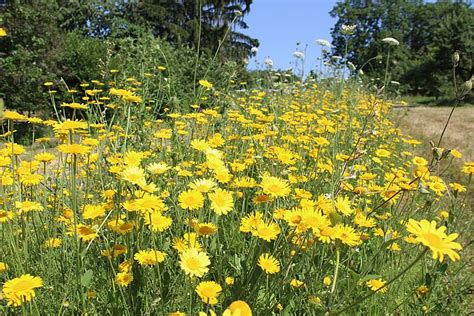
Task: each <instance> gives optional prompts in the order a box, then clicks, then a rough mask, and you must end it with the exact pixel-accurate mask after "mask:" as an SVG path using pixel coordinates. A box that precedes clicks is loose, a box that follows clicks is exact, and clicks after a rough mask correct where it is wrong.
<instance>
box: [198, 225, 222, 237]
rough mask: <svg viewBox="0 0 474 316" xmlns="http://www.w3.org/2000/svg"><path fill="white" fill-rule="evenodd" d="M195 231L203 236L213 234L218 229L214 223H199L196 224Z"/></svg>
mask: <svg viewBox="0 0 474 316" xmlns="http://www.w3.org/2000/svg"><path fill="white" fill-rule="evenodd" d="M194 231H196V233H197V234H198V235H201V236H203V235H212V234H214V233H215V232H216V231H217V227H216V225H214V224H213V223H198V224H196V225H195V226H194Z"/></svg>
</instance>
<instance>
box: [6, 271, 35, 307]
mask: <svg viewBox="0 0 474 316" xmlns="http://www.w3.org/2000/svg"><path fill="white" fill-rule="evenodd" d="M40 287H43V280H42V279H41V278H40V277H35V276H32V275H31V274H24V275H22V276H20V277H18V278H15V279H12V280H9V281H7V282H5V284H4V285H3V289H2V293H3V296H4V298H5V299H6V300H7V305H8V306H11V305H13V306H20V305H21V304H23V303H25V302H29V301H31V299H32V298H34V297H35V295H36V293H35V290H34V289H36V288H40Z"/></svg>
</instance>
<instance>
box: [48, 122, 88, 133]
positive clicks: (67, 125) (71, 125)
mask: <svg viewBox="0 0 474 316" xmlns="http://www.w3.org/2000/svg"><path fill="white" fill-rule="evenodd" d="M77 129H87V122H83V121H71V120H66V121H64V122H61V123H58V124H56V126H54V130H56V131H75V130H77Z"/></svg>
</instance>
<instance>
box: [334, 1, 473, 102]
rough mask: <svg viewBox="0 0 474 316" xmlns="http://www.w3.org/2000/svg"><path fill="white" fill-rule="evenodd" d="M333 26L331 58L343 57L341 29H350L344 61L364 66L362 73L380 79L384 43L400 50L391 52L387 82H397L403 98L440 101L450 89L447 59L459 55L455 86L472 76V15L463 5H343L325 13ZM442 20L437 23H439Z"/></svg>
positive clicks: (400, 3)
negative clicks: (379, 57) (396, 43)
mask: <svg viewBox="0 0 474 316" xmlns="http://www.w3.org/2000/svg"><path fill="white" fill-rule="evenodd" d="M331 15H332V16H333V17H337V18H338V21H337V23H336V25H335V26H334V28H333V29H332V35H333V45H334V53H335V54H339V55H344V53H345V45H346V39H347V36H346V35H344V34H343V33H342V25H344V24H353V25H356V33H355V34H354V35H352V36H351V37H350V38H349V41H348V55H347V58H348V60H350V61H351V62H352V63H354V64H356V65H359V66H361V65H364V64H365V63H366V62H367V61H369V60H372V61H371V62H369V63H368V64H367V65H366V66H365V67H364V69H363V70H364V71H365V72H366V73H369V74H370V75H371V76H373V77H382V76H383V73H384V71H385V69H384V63H383V62H377V59H375V58H374V57H375V56H377V55H378V54H383V53H384V52H385V50H386V45H384V43H382V41H381V40H382V39H383V38H385V37H394V38H396V39H398V40H399V41H400V46H398V47H397V48H396V49H395V50H392V58H391V59H392V61H393V62H392V64H391V65H390V72H391V74H392V79H394V80H397V81H401V83H402V84H403V86H402V88H403V90H404V91H405V92H407V93H415V94H417V93H421V94H428V95H435V96H441V95H446V94H448V93H449V92H448V91H450V90H452V88H451V81H452V80H451V67H452V64H451V54H452V53H453V52H454V51H455V50H460V51H461V62H460V67H459V73H458V74H459V78H458V80H459V81H462V80H467V79H468V78H470V76H471V73H472V60H473V51H474V42H473V38H472V25H474V10H473V9H472V7H471V5H470V3H468V2H466V1H455V2H452V1H438V2H437V3H424V2H423V1H420V0H411V1H403V0H346V1H344V2H340V3H338V4H336V6H335V7H334V8H333V10H332V11H331ZM441 17H442V19H441Z"/></svg>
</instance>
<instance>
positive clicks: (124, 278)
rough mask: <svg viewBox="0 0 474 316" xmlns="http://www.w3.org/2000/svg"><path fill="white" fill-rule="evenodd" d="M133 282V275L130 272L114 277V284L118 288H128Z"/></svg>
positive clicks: (120, 273)
mask: <svg viewBox="0 0 474 316" xmlns="http://www.w3.org/2000/svg"><path fill="white" fill-rule="evenodd" d="M132 281H133V274H132V273H131V272H128V271H127V272H119V273H117V275H116V276H115V283H117V284H118V285H120V286H128V285H129V284H130V283H132Z"/></svg>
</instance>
